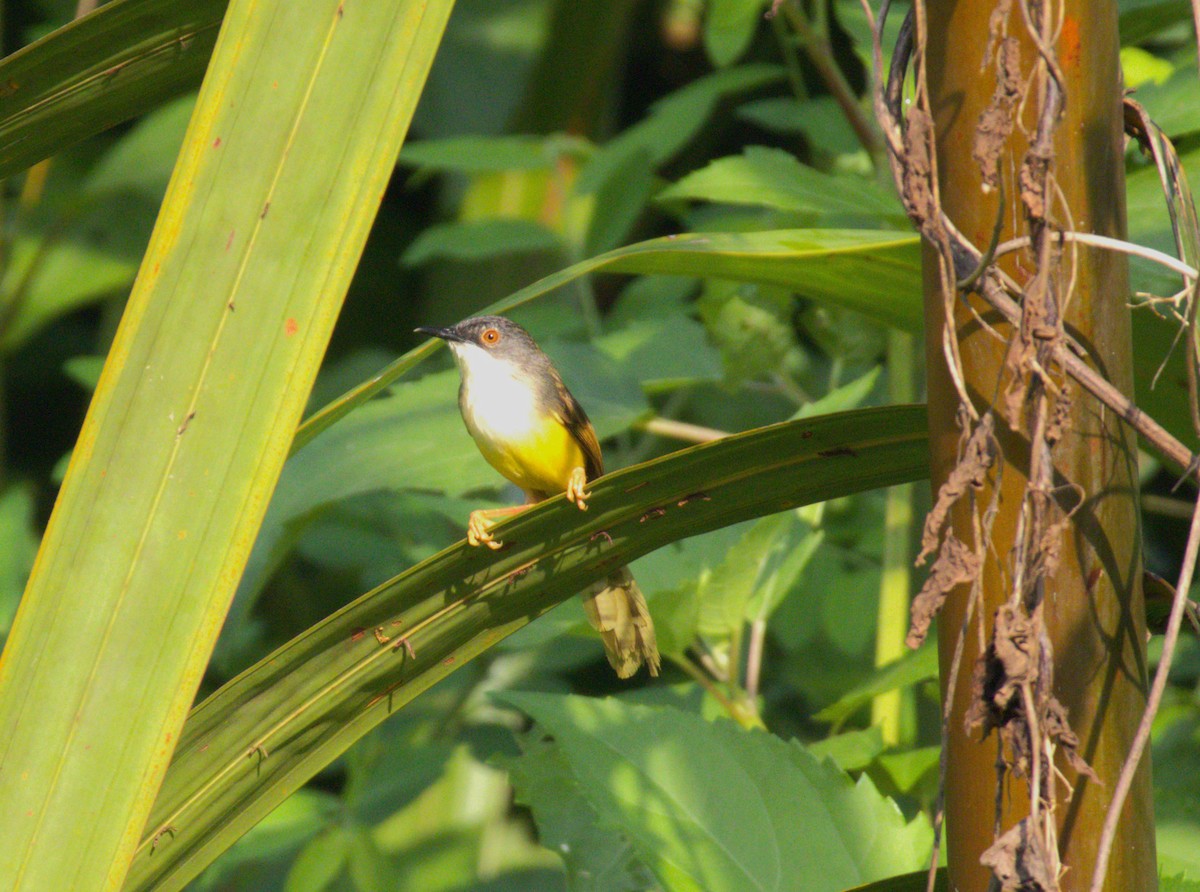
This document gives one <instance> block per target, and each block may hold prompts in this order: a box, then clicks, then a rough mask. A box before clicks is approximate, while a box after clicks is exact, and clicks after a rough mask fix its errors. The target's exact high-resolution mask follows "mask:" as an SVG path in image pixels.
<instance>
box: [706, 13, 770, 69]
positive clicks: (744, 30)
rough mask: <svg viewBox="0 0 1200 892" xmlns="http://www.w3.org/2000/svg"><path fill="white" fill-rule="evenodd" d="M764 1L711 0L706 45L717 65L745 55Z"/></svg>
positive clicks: (710, 56)
mask: <svg viewBox="0 0 1200 892" xmlns="http://www.w3.org/2000/svg"><path fill="white" fill-rule="evenodd" d="M763 4H764V0H708V7H707V11H706V14H705V17H704V48H705V49H706V50H707V51H708V58H710V59H712V63H713V64H714V65H715V66H717V67H718V68H724V67H725V66H726V65H729V64H731V63H733V62H736V61H737V60H738V59H740V58H741V57H742V54H743V53H745V52H746V50H747V49H748V48H749V46H750V41H751V40H753V39H754V32H755V31H756V30H757V29H758V23H759V21H760V20H761V19H762V13H763Z"/></svg>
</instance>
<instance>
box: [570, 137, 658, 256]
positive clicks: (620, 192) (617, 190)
mask: <svg viewBox="0 0 1200 892" xmlns="http://www.w3.org/2000/svg"><path fill="white" fill-rule="evenodd" d="M657 186H658V181H657V179H656V177H655V176H654V166H653V164H652V163H651V160H650V155H649V153H647V152H644V151H641V150H639V151H636V152H630V153H629V155H628V156H627V157H626V158H624V159H623V161H622V162H621V163H620V164H618V166H617V167H616V168H615V169H614V170H613V172H612V176H610V177H608V178H607V179H606V180H604V182H602V183H601V184H600V185H599V187H598V188H596V190H595V193H594V195H593V196H591V220H590V221H588V228H587V237H586V238H585V239H584V243H583V251H584V253H585V254H587V255H589V256H592V255H595V254H599V253H600V252H602V251H611V250H613V249H614V248H616V247H618V246H619V245H621V244H623V243H624V242H625V241H626V239H627V237H628V235H629V232H630V230H631V229H632V228H633V225H634V224H635V223H636V222H637V219H638V217H640V216H641V215H642V212H643V211H644V210H645V209H646V205H647V204H648V203H649V201H650V197H651V195H653V193H654V190H655V189H656V188H657ZM580 194H586V193H580Z"/></svg>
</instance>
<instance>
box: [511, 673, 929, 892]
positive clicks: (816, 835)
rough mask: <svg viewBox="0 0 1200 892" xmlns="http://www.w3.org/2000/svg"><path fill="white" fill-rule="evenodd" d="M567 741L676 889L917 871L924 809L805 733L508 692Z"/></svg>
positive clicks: (581, 774)
mask: <svg viewBox="0 0 1200 892" xmlns="http://www.w3.org/2000/svg"><path fill="white" fill-rule="evenodd" d="M500 699H502V700H503V701H505V702H507V703H510V704H512V705H514V706H516V707H517V708H518V709H521V710H522V711H524V712H526V713H528V714H529V715H530V716H532V717H533V719H534V721H536V722H537V723H538V725H539V726H541V728H542V729H543V730H544V731H545V732H546V733H548V734H550V735H551V736H553V738H554V740H555V742H556V743H557V745H558V746H559V747H560V748H561V749H562V751H563V753H564V755H565V757H566V760H567V763H568V765H569V766H570V768H571V770H572V772H573V773H574V774H575V776H576V777H577V778H578V780H579V784H580V786H581V788H582V789H583V791H584V795H585V796H586V797H587V799H588V801H589V802H590V803H591V804H592V805H593V807H595V808H596V810H597V812H598V813H599V815H600V818H601V820H602V821H604V822H605V823H607V824H609V825H610V826H614V827H618V828H620V829H622V830H623V831H624V832H625V833H626V834H627V835H628V837H629V839H630V840H631V842H632V843H633V845H634V847H635V848H636V849H637V851H638V853H639V854H640V856H641V857H642V859H643V861H644V862H645V863H646V864H647V866H648V867H650V869H651V870H652V871H654V873H655V875H656V876H657V877H658V879H659V881H660V882H661V883H662V884H663V886H664V887H665V888H667V889H669V890H703V892H725V890H729V892H745V890H752V889H762V890H776V892H785V890H830V892H837V890H841V889H844V888H845V887H846V886H848V885H852V884H855V883H862V882H865V881H869V880H874V879H879V878H883V877H887V876H890V875H892V874H893V873H894V872H895V871H896V870H897V869H899V870H904V869H906V868H907V869H910V870H911V869H916V868H917V867H919V866H920V865H921V863H922V862H924V861H925V859H926V858H928V856H929V852H930V850H931V847H932V842H933V832H932V829H931V827H930V825H929V823H928V820H927V819H926V818H924V817H923V816H922V817H919V818H917V819H914V820H913V821H912V822H908V821H906V820H905V819H904V816H903V815H902V814H901V813H900V810H899V809H898V808H897V807H896V805H895V803H893V802H891V801H890V800H888V799H887V798H886V797H884V796H881V795H880V794H879V793H878V792H877V791H876V790H875V788H874V787H873V786H872V784H871V783H870V781H869V780H868V779H866V778H863V779H860V780H859V782H858V783H855V782H854V781H852V780H851V779H850V778H849V777H848V776H847V775H846V774H845V773H843V772H842V771H840V770H839V769H837V768H836V767H835V766H833V765H832V764H831V763H828V762H824V763H823V762H820V761H818V760H817V759H816V758H815V757H813V756H812V755H810V754H809V753H808V751H807V750H805V749H804V748H803V747H802V746H800V745H799V744H796V743H787V742H785V741H783V740H780V739H779V738H776V737H773V736H771V735H769V734H767V733H766V732H762V731H748V730H746V729H743V728H740V727H738V726H737V725H735V724H733V723H732V722H729V721H725V720H719V721H716V722H708V721H705V720H704V719H701V718H699V717H697V716H694V715H690V714H688V713H684V712H680V711H678V710H676V709H672V708H668V707H660V708H651V707H639V706H632V705H628V704H624V703H621V702H620V701H617V700H615V699H611V698H610V699H606V700H596V699H591V698H586V697H578V696H563V695H556V694H532V693H517V692H508V693H505V694H503V695H500Z"/></svg>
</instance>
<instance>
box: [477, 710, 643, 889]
mask: <svg viewBox="0 0 1200 892" xmlns="http://www.w3.org/2000/svg"><path fill="white" fill-rule="evenodd" d="M540 737H541V735H540V734H533V733H530V734H523V735H521V736H520V737H519V738H518V740H519V741H520V744H521V750H522V752H521V755H520V756H515V757H509V758H503V759H496V760H494V762H495V764H496V765H497V766H498V767H500V768H504V769H506V770H507V771H508V774H509V779H510V780H511V782H512V785H513V789H514V790H515V791H516V800H517V802H520V803H521V804H523V805H527V806H529V808H530V810H531V811H532V812H533V817H534V820H536V821H537V826H538V838H539V840H540V841H541V843H542V845H544V846H545V847H546V848H548V849H549V850H550V851H552V852H554V853H555V854H557V855H558V856H559V857H561V858H562V860H563V864H564V865H565V866H566V869H567V879H568V883H569V885H570V888H571V890H572V892H642V890H645V889H650V888H654V884H653V879H652V876H651V874H650V872H649V871H648V870H647V869H646V867H645V865H644V864H642V863H641V861H639V860H638V857H637V855H636V854H635V852H634V850H633V846H632V845H631V844H630V842H629V840H628V839H626V838H625V837H624V836H622V835H621V834H620V833H619V832H618V831H616V830H613V829H611V828H609V827H605V826H603V825H602V824H600V823H599V822H598V821H597V815H596V810H595V809H594V808H593V807H592V806H591V805H590V804H589V803H588V801H587V799H586V798H585V797H584V795H583V790H581V789H580V787H579V781H578V780H577V779H576V778H575V775H573V774H572V773H571V769H570V768H569V766H568V765H567V762H566V759H565V758H564V756H563V754H562V751H561V750H560V749H559V747H557V746H556V745H555V744H553V743H551V742H549V741H544V740H541V739H540Z"/></svg>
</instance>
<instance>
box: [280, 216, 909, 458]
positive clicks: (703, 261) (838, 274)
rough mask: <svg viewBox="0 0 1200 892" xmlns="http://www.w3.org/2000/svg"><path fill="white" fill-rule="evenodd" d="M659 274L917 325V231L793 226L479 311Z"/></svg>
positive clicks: (645, 255) (327, 414) (360, 398)
mask: <svg viewBox="0 0 1200 892" xmlns="http://www.w3.org/2000/svg"><path fill="white" fill-rule="evenodd" d="M601 271H603V272H623V273H635V274H647V273H666V274H670V275H680V276H695V277H698V278H706V277H712V278H719V279H733V280H736V281H747V282H761V283H764V284H769V285H781V286H783V287H785V288H793V289H795V290H796V291H798V292H800V293H801V294H803V295H805V296H806V297H810V298H812V299H813V300H818V301H828V302H830V303H833V304H838V305H840V306H845V307H847V308H849V309H853V310H857V311H859V312H861V313H864V314H866V315H868V316H871V317H872V318H875V319H877V320H879V321H881V322H883V323H885V324H888V325H895V326H897V327H899V328H902V329H904V330H905V331H913V332H916V331H920V329H921V263H920V242H919V240H918V238H917V237H916V236H915V235H907V234H901V233H895V232H870V231H867V230H857V229H856V230H837V229H828V230H822V229H812V230H809V229H797V230H781V231H778V232H755V233H691V234H687V235H680V236H667V237H666V238H659V239H651V240H650V241H647V242H639V243H638V244H636V245H630V246H628V247H625V248H618V249H617V250H615V251H609V252H608V253H607V254H601V255H600V256H599V257H593V258H590V259H588V260H584V261H581V262H580V263H576V264H574V265H573V266H570V267H567V268H566V269H565V270H562V271H560V272H557V273H554V274H553V275H550V276H547V277H546V278H544V279H541V280H540V281H538V282H534V283H533V284H532V285H530V286H528V287H527V288H523V289H521V290H520V291H518V292H517V293H516V294H514V295H512V296H511V297H509V298H506V299H505V300H502V301H500V302H499V303H496V304H493V305H492V306H490V307H488V308H487V309H486V310H484V311H481V312H488V313H503V312H506V311H508V310H511V309H513V308H514V307H518V306H520V305H521V304H523V303H525V302H527V301H530V300H533V298H535V297H538V296H540V295H542V294H546V293H547V292H549V291H553V290H554V289H555V288H558V287H560V286H562V285H565V284H567V283H569V282H572V281H574V280H575V279H578V278H579V277H581V276H584V275H586V274H588V273H591V272H601ZM440 343H441V342H440V341H436V339H430V340H429V341H427V342H426V343H424V344H422V345H421V346H420V347H417V348H415V349H413V350H410V351H409V352H408V353H406V354H404V356H402V357H400V358H399V359H398V360H396V361H395V362H393V363H392V364H391V365H389V366H388V367H387V368H385V369H381V370H380V372H379V374H377V375H375V376H374V377H373V378H371V379H369V380H367V381H364V382H363V383H362V384H360V385H359V386H358V387H356V388H355V389H354V390H351V391H349V392H348V393H346V394H345V395H343V396H342V397H340V398H339V399H337V400H335V401H334V402H332V403H330V404H328V405H326V406H325V407H323V408H322V409H320V410H319V411H317V412H315V413H314V414H312V415H311V416H309V417H308V418H307V419H306V420H305V422H304V423H303V424H302V425H301V426H300V428H299V430H297V431H296V436H295V437H294V438H293V440H292V452H293V453H296V452H298V451H299V450H300V449H303V448H304V446H305V445H306V444H307V443H309V442H310V441H311V440H312V438H313V437H315V436H316V435H317V434H318V433H319V432H320V431H322V430H324V429H325V428H327V427H329V426H330V425H331V424H333V423H334V422H335V421H337V420H338V419H339V418H342V417H344V416H345V415H346V414H347V413H349V412H350V411H351V410H352V409H353V408H354V407H355V406H358V405H360V404H361V403H363V402H365V401H366V400H368V399H370V398H371V397H373V396H375V395H376V394H378V393H380V392H381V391H383V390H386V389H387V388H388V387H389V386H390V385H391V384H392V383H393V382H395V381H397V380H398V379H399V378H400V377H401V376H402V375H404V374H405V373H406V372H408V371H410V370H411V369H413V368H415V367H416V366H417V364H418V363H420V362H421V361H423V360H424V359H426V358H427V357H428V356H429V355H430V354H432V353H433V352H434V350H436V349H438V347H439V345H440Z"/></svg>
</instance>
